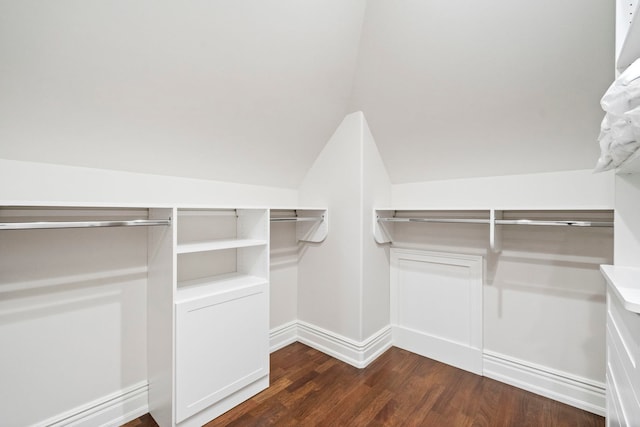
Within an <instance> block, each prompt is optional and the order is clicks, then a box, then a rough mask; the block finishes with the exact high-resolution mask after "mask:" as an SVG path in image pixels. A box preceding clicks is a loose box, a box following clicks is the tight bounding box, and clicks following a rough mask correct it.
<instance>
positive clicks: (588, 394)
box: [483, 351, 606, 416]
mask: <svg viewBox="0 0 640 427" xmlns="http://www.w3.org/2000/svg"><path fill="white" fill-rule="evenodd" d="M483 357H484V363H483V364H484V375H485V376H486V377H489V378H493V379H494V380H497V381H500V382H503V383H507V384H510V385H513V386H515V387H518V388H521V389H523V390H527V391H530V392H532V393H536V394H539V395H541V396H545V397H548V398H550V399H554V400H557V401H559V402H562V403H566V404H567V405H571V406H574V407H576V408H580V409H584V410H585V411H589V412H592V413H594V414H598V415H602V416H604V415H605V412H606V411H605V408H606V393H605V385H604V384H603V383H600V382H597V381H593V380H589V379H586V378H581V377H578V376H576V375H572V374H568V373H566V372H560V371H556V370H553V369H550V368H547V367H545V366H540V365H536V364H533V363H530V362H527V361H523V360H518V359H516V358H512V357H510V356H505V355H503V354H499V353H494V352H491V351H485V352H484V356H483Z"/></svg>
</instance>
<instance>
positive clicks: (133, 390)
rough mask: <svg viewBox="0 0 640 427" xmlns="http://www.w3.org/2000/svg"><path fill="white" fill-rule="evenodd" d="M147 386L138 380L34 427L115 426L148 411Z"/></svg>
mask: <svg viewBox="0 0 640 427" xmlns="http://www.w3.org/2000/svg"><path fill="white" fill-rule="evenodd" d="M148 391H149V384H148V383H147V381H141V382H139V383H137V384H134V385H132V386H130V387H127V388H124V389H122V390H120V391H117V392H115V393H112V394H109V395H107V396H104V397H102V398H100V399H96V400H94V401H93V402H90V403H87V404H85V405H82V406H78V407H76V408H74V409H71V410H70V411H67V412H64V413H62V414H58V415H56V416H54V417H51V418H49V419H47V420H44V421H41V422H39V423H36V424H34V425H33V427H45V426H46V427H62V426H73V427H85V426H86V427H96V426H100V427H117V426H121V425H122V424H125V423H127V422H129V421H131V420H134V419H136V418H138V417H140V416H142V415H144V414H146V413H147V412H149V408H148V404H147V399H148V397H147V396H148Z"/></svg>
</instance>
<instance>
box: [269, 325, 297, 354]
mask: <svg viewBox="0 0 640 427" xmlns="http://www.w3.org/2000/svg"><path fill="white" fill-rule="evenodd" d="M296 341H298V322H296V321H295V320H294V321H291V322H289V323H285V324H284V325H280V326H277V327H275V328H273V329H271V331H270V332H269V352H270V353H273V352H274V351H276V350H280V349H281V348H282V347H286V346H288V345H289V344H293V343H294V342H296Z"/></svg>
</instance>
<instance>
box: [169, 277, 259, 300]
mask: <svg viewBox="0 0 640 427" xmlns="http://www.w3.org/2000/svg"><path fill="white" fill-rule="evenodd" d="M266 283H267V279H265V278H263V277H256V276H248V275H246V274H241V273H229V274H222V275H219V276H214V277H205V278H202V279H195V280H188V281H184V282H178V292H177V296H176V300H175V302H176V304H179V303H182V302H186V301H192V300H195V299H199V298H203V297H206V296H210V295H216V294H221V293H224V292H230V291H235V290H238V289H242V288H246V287H251V286H256V285H262V284H266Z"/></svg>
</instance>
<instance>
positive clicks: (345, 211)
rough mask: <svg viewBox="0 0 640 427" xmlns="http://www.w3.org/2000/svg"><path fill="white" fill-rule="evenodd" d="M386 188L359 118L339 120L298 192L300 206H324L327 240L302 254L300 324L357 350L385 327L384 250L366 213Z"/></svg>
mask: <svg viewBox="0 0 640 427" xmlns="http://www.w3.org/2000/svg"><path fill="white" fill-rule="evenodd" d="M390 200H391V183H390V181H389V178H388V176H387V173H386V171H385V169H384V165H383V163H382V159H381V158H380V157H379V154H378V150H377V148H376V146H375V141H374V140H373V137H372V135H371V133H370V131H369V129H368V127H367V123H366V120H365V118H364V115H363V114H362V113H359V112H358V113H352V114H350V115H348V116H347V117H345V119H344V121H343V122H342V124H341V125H340V127H338V129H337V130H336V132H335V134H334V135H333V137H332V138H331V139H330V140H329V142H328V143H327V145H326V146H325V148H324V150H323V151H322V153H321V154H320V156H319V157H318V159H317V160H316V163H314V165H313V167H312V168H311V170H310V171H309V173H308V174H307V176H306V177H305V180H304V182H303V185H302V186H301V187H300V202H301V204H302V205H307V204H316V205H319V206H327V207H328V208H329V212H330V232H329V235H328V237H327V239H326V240H325V241H324V242H323V243H322V244H320V245H318V246H317V247H315V246H314V245H310V246H309V247H308V248H307V250H306V251H303V253H302V255H301V259H300V265H299V279H298V282H299V297H298V302H299V308H298V316H299V319H300V320H301V321H303V322H306V323H309V324H312V325H315V326H318V327H320V328H323V329H324V330H327V331H330V332H331V333H334V334H337V335H338V336H342V337H346V338H348V339H351V340H354V341H355V342H357V343H360V342H362V341H363V340H366V339H368V338H370V337H372V336H373V335H374V334H375V333H376V332H379V331H380V330H381V329H383V328H385V327H387V326H388V325H389V257H388V248H386V247H384V246H381V245H377V244H376V243H375V241H374V240H373V235H372V233H371V232H372V230H373V224H372V220H373V219H372V211H373V208H374V206H375V205H376V204H388V203H389V202H390Z"/></svg>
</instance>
